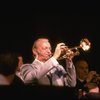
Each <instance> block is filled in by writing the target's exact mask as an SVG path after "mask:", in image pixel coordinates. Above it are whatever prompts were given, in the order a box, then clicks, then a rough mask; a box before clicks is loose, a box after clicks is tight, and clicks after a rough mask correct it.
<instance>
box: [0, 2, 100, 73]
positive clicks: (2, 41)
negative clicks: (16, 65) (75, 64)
mask: <svg viewBox="0 0 100 100" xmlns="http://www.w3.org/2000/svg"><path fill="white" fill-rule="evenodd" d="M52 4H53V3H52ZM34 5H35V4H32V5H28V4H27V3H26V4H20V5H18V6H17V5H14V4H13V6H10V5H7V4H6V5H4V6H3V7H1V9H0V50H1V51H4V50H13V51H17V52H20V53H21V54H22V55H23V57H24V59H25V62H29V61H30V60H31V57H32V52H31V47H32V44H33V42H34V40H35V39H36V38H37V37H48V38H49V39H50V42H51V45H52V47H53V50H54V48H55V46H56V44H57V43H59V42H64V43H66V45H68V46H69V47H74V46H77V45H79V43H80V40H81V39H82V38H88V39H89V41H90V42H91V49H90V50H89V51H88V52H83V51H81V53H80V54H81V55H82V56H84V57H85V58H86V59H88V61H89V64H90V68H93V69H97V70H98V71H99V67H100V63H99V43H100V39H99V33H100V11H99V8H100V7H99V3H98V2H92V1H91V2H87V1H81V2H68V3H64V4H63V5H60V2H59V5H58V4H54V5H52V6H51V4H50V3H48V5H45V4H44V5H42V4H41V3H40V5H39V4H38V3H37V5H35V6H34ZM81 55H80V56H81Z"/></svg>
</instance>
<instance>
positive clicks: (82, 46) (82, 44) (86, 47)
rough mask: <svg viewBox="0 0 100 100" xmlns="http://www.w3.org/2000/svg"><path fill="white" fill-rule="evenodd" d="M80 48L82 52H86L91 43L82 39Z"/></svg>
mask: <svg viewBox="0 0 100 100" xmlns="http://www.w3.org/2000/svg"><path fill="white" fill-rule="evenodd" d="M80 47H81V48H82V49H83V50H84V51H87V50H89V49H90V47H91V43H90V42H89V40H88V39H87V38H84V39H82V40H81V41H80Z"/></svg>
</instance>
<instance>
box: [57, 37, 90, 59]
mask: <svg viewBox="0 0 100 100" xmlns="http://www.w3.org/2000/svg"><path fill="white" fill-rule="evenodd" d="M90 47H91V43H90V42H89V40H88V39H87V38H84V39H82V40H81V41H80V45H79V46H75V47H72V48H69V49H67V50H66V51H65V54H64V55H62V56H61V57H59V59H58V60H62V59H66V58H69V57H74V56H77V55H79V54H80V52H79V49H80V48H81V49H82V50H84V51H87V50H89V49H90Z"/></svg>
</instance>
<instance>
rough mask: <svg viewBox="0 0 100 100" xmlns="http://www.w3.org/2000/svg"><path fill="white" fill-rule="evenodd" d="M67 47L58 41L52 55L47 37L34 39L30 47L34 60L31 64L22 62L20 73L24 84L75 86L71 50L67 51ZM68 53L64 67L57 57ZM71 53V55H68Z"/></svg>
mask: <svg viewBox="0 0 100 100" xmlns="http://www.w3.org/2000/svg"><path fill="white" fill-rule="evenodd" d="M67 49H68V47H67V46H66V45H65V44H64V43H58V44H57V46H56V48H55V52H54V54H53V56H52V53H51V45H50V42H49V40H48V39H47V38H39V39H37V40H35V42H34V43H33V47H32V53H33V55H34V56H35V60H34V61H33V62H32V64H23V65H22V67H21V68H22V69H21V74H22V77H23V79H24V82H25V84H34V83H35V82H36V83H37V84H40V85H52V86H68V87H75V85H76V72H75V67H74V65H73V62H72V58H73V55H72V51H68V52H67ZM65 51H66V52H67V53H68V55H69V56H68V57H67V58H65V60H66V67H65V69H64V67H63V66H62V65H60V64H59V62H58V61H59V60H58V59H59V57H60V56H61V55H62V53H63V52H65ZM70 54H71V56H70Z"/></svg>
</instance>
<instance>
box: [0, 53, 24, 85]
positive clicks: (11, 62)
mask: <svg viewBox="0 0 100 100" xmlns="http://www.w3.org/2000/svg"><path fill="white" fill-rule="evenodd" d="M17 67H18V57H17V55H16V53H14V52H2V53H0V86H20V85H24V83H23V82H22V80H21V79H20V78H19V77H17V76H16V75H15V73H16V70H17Z"/></svg>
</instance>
